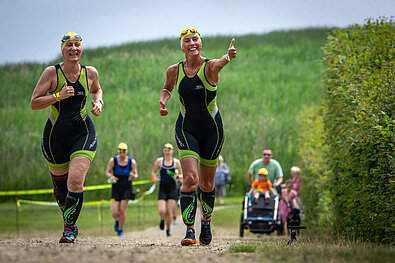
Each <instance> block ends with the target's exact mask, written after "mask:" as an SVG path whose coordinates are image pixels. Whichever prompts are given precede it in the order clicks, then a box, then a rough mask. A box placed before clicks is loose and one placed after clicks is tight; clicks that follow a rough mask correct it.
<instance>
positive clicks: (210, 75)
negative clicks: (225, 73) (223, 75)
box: [205, 38, 236, 86]
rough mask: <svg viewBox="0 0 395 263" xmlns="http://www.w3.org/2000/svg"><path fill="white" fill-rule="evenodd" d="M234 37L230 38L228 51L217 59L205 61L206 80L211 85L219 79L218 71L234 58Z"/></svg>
mask: <svg viewBox="0 0 395 263" xmlns="http://www.w3.org/2000/svg"><path fill="white" fill-rule="evenodd" d="M234 42H235V39H234V38H232V41H231V42H230V45H229V48H228V52H227V54H226V55H223V56H222V57H221V58H219V59H212V60H209V61H208V62H207V67H206V69H205V73H206V76H207V80H208V82H209V83H210V84H212V85H213V86H216V85H217V82H218V79H219V72H220V71H221V69H222V68H223V67H225V66H226V65H227V64H228V63H229V62H230V61H231V60H232V59H235V58H236V48H235V47H234V46H233V44H234Z"/></svg>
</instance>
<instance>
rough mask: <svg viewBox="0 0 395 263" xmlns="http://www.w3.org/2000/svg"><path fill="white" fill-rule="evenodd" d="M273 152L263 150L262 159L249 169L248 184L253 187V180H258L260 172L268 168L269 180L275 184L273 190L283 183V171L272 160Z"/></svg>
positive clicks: (268, 149)
mask: <svg viewBox="0 0 395 263" xmlns="http://www.w3.org/2000/svg"><path fill="white" fill-rule="evenodd" d="M272 156H273V152H272V150H271V149H270V148H265V149H263V152H262V158H261V159H258V160H256V161H254V162H253V163H252V164H251V165H250V168H249V169H248V183H249V184H250V185H251V184H252V182H253V180H254V179H256V178H258V171H259V169H261V168H266V170H267V171H268V172H269V174H268V175H267V179H268V180H269V181H270V182H271V183H272V184H273V188H276V187H277V186H279V185H280V184H281V183H282V181H283V170H282V168H281V165H280V163H279V162H278V161H276V160H274V159H272Z"/></svg>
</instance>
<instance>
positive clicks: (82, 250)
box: [0, 218, 257, 263]
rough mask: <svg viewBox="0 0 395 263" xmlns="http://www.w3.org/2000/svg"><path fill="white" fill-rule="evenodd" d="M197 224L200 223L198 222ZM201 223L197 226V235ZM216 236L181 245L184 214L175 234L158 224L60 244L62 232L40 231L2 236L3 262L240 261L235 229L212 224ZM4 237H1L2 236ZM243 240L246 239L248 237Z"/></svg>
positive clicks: (250, 257)
mask: <svg viewBox="0 0 395 263" xmlns="http://www.w3.org/2000/svg"><path fill="white" fill-rule="evenodd" d="M196 223H197V224H196V226H200V223H199V222H196ZM199 230H200V227H197V230H196V232H197V233H196V237H197V238H198V236H199ZM213 234H214V240H213V242H212V244H211V245H210V246H200V245H194V246H189V247H182V246H181V245H180V241H181V239H182V238H183V237H184V235H185V226H184V225H183V223H182V221H181V218H178V219H177V222H176V224H175V225H172V236H171V237H166V235H165V231H160V230H159V228H158V227H154V228H149V229H147V230H145V231H142V232H130V233H125V236H124V237H123V238H118V237H93V236H84V235H83V234H81V235H80V236H79V237H78V238H77V239H76V242H75V244H59V243H58V239H59V236H58V235H55V234H45V233H39V234H37V235H35V234H32V235H30V237H29V238H28V237H21V238H18V239H6V240H0V262H7V263H11V262H12V263H14V262H15V263H17V262H45V263H52V262H57V261H58V262H59V263H60V262H61V263H64V262H107V263H109V262H114V263H118V262H150V263H154V262H169V263H170V262H171V263H179V262H180V263H181V262H183V263H184V262H188V263H194V262H199V263H202V262H223V263H233V262H241V259H240V258H239V256H238V255H235V254H232V253H229V247H230V246H232V245H234V244H238V242H240V241H239V240H238V237H237V236H236V233H227V232H226V231H224V230H222V231H220V230H218V229H216V228H215V226H213ZM0 239H1V238H0ZM241 242H245V239H244V240H243V241H241ZM256 260H257V259H256V258H255V257H254V255H252V254H245V255H243V260H242V261H243V262H256Z"/></svg>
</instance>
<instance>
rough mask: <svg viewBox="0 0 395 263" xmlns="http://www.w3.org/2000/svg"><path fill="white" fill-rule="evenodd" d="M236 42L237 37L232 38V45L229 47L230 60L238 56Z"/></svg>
mask: <svg viewBox="0 0 395 263" xmlns="http://www.w3.org/2000/svg"><path fill="white" fill-rule="evenodd" d="M234 43H235V39H234V38H232V41H230V45H229V48H228V56H229V60H232V59H234V58H236V48H235V47H234V46H233V44H234Z"/></svg>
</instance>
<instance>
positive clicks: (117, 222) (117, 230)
mask: <svg viewBox="0 0 395 263" xmlns="http://www.w3.org/2000/svg"><path fill="white" fill-rule="evenodd" d="M114 230H115V232H117V233H118V232H119V221H115V224H114Z"/></svg>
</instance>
